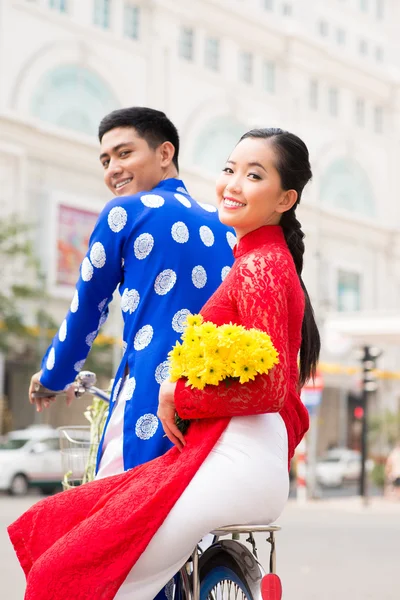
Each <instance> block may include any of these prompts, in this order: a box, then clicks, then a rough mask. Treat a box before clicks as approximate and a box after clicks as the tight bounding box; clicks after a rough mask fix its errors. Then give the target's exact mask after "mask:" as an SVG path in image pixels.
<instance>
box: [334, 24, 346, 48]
mask: <svg viewBox="0 0 400 600" xmlns="http://www.w3.org/2000/svg"><path fill="white" fill-rule="evenodd" d="M336 41H337V43H338V44H339V46H343V45H344V44H345V43H346V32H345V30H344V29H342V28H341V27H338V29H337V30H336Z"/></svg>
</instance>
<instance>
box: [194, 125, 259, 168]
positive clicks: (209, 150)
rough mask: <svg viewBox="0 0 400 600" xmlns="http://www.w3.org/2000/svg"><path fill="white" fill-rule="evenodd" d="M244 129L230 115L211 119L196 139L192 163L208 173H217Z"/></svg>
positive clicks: (245, 129)
mask: <svg viewBox="0 0 400 600" xmlns="http://www.w3.org/2000/svg"><path fill="white" fill-rule="evenodd" d="M246 131H247V128H246V127H245V126H244V125H241V124H240V123H239V122H238V121H235V120H234V119H232V118H230V117H219V118H216V119H213V120H212V121H210V122H209V123H208V124H207V125H206V127H205V128H204V129H203V131H202V132H201V134H200V135H199V137H198V138H197V140H196V144H195V147H194V151H193V162H194V164H195V165H196V166H198V167H202V168H203V169H205V170H207V171H209V172H210V173H218V171H220V170H221V169H222V168H223V166H224V165H225V161H226V159H227V158H228V156H229V154H230V152H231V151H232V149H233V148H234V146H235V144H237V142H238V141H239V139H240V137H241V136H242V135H243V134H244V133H245V132H246Z"/></svg>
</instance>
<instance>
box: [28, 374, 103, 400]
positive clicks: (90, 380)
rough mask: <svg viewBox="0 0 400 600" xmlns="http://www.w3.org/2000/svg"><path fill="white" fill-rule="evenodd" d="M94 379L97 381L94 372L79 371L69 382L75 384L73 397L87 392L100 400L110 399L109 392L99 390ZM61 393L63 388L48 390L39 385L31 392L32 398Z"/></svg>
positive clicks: (48, 396)
mask: <svg viewBox="0 0 400 600" xmlns="http://www.w3.org/2000/svg"><path fill="white" fill-rule="evenodd" d="M96 381H97V377H96V373H92V371H81V372H80V373H78V375H77V376H76V379H75V381H74V383H73V384H71V385H74V384H75V390H74V392H75V397H76V398H80V397H81V396H83V394H85V393H86V392H88V393H89V394H93V395H94V396H97V397H98V398H100V399H101V400H105V401H106V402H109V401H110V396H109V394H107V392H105V391H103V390H101V389H100V388H98V387H96V386H95V383H96ZM63 393H64V390H59V391H53V390H49V389H48V388H46V387H44V386H42V385H41V386H40V388H39V389H38V390H36V391H35V392H32V397H33V398H52V397H53V396H59V395H60V394H63Z"/></svg>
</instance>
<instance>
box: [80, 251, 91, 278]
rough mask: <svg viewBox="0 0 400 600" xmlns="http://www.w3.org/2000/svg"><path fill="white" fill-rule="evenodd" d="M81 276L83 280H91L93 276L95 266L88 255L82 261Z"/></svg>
mask: <svg viewBox="0 0 400 600" xmlns="http://www.w3.org/2000/svg"><path fill="white" fill-rule="evenodd" d="M81 276H82V279H83V281H90V280H91V279H92V277H93V266H92V263H91V262H90V260H89V259H88V257H87V256H85V258H84V259H83V261H82V266H81Z"/></svg>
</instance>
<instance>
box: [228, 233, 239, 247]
mask: <svg viewBox="0 0 400 600" xmlns="http://www.w3.org/2000/svg"><path fill="white" fill-rule="evenodd" d="M226 239H227V242H228V244H229V245H230V247H231V248H232V250H233V247H234V246H235V244H236V242H237V239H236V236H235V235H234V234H233V233H232V232H231V231H228V232H227V234H226Z"/></svg>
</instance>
